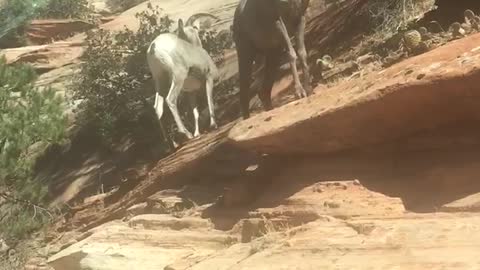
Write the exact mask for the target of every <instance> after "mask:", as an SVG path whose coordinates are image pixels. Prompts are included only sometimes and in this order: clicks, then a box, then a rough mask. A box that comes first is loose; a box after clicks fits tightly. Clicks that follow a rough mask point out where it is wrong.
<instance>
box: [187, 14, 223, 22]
mask: <svg viewBox="0 0 480 270" xmlns="http://www.w3.org/2000/svg"><path fill="white" fill-rule="evenodd" d="M200 17H210V18H213V19H215V20H217V21H219V20H220V19H219V18H218V17H217V16H215V15H212V14H210V13H205V12H200V13H195V14H193V15H192V16H190V18H188V20H187V22H185V25H193V23H194V22H195V21H196V20H198V19H199V18H200Z"/></svg>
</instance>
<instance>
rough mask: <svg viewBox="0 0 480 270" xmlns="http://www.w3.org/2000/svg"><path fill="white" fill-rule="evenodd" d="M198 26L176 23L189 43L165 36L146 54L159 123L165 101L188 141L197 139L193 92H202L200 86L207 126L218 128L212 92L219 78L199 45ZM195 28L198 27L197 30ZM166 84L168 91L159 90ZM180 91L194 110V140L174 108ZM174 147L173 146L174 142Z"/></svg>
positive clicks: (197, 117) (195, 24) (196, 117)
mask: <svg viewBox="0 0 480 270" xmlns="http://www.w3.org/2000/svg"><path fill="white" fill-rule="evenodd" d="M197 22H198V21H196V22H194V23H193V24H192V25H190V26H183V22H182V21H179V29H180V30H182V31H184V32H183V33H188V34H189V35H190V36H187V37H186V38H185V39H187V40H188V42H187V41H185V40H184V39H181V38H180V37H179V35H180V34H178V33H177V34H172V33H165V34H161V35H159V36H158V37H157V38H156V39H155V40H154V41H152V43H151V44H150V47H149V48H148V50H147V63H148V66H149V68H150V72H151V73H152V77H153V81H154V84H155V91H156V94H155V104H154V107H155V112H156V113H157V117H158V118H159V120H160V119H161V117H162V115H163V103H164V99H165V101H166V103H167V105H168V107H169V108H170V110H171V112H172V115H173V117H174V119H175V122H176V124H177V127H178V131H179V132H181V133H184V134H185V135H186V136H187V137H188V138H193V137H196V136H199V135H200V131H199V123H198V121H199V112H198V105H197V102H196V98H195V94H196V93H195V92H196V91H198V90H200V89H202V88H203V86H204V87H205V89H206V95H207V101H208V108H209V112H210V126H211V127H212V128H217V124H216V121H215V112H214V104H213V97H212V90H213V82H214V80H215V79H216V78H217V76H218V70H217V67H216V66H215V64H214V62H213V60H212V59H211V57H210V56H209V55H208V53H207V52H206V51H205V50H204V49H203V48H202V47H201V44H199V43H200V42H199V40H200V39H199V37H198V24H197ZM194 26H197V28H195V27H194ZM187 31H188V32H187ZM192 71H195V72H192ZM168 83H169V87H168V89H161V87H162V86H164V85H168ZM165 90H167V91H165ZM182 91H183V92H185V93H187V94H188V96H189V98H190V103H191V104H192V107H193V115H194V118H195V131H194V135H193V136H192V134H191V133H190V132H189V131H188V130H187V128H186V127H185V125H184V124H183V122H182V120H181V118H180V114H179V112H178V108H177V100H178V97H179V95H180V93H181V92H182ZM160 124H161V122H160ZM161 128H162V132H163V133H164V134H163V135H164V136H167V135H166V132H165V130H164V129H163V125H162V124H161ZM173 143H174V144H175V142H173Z"/></svg>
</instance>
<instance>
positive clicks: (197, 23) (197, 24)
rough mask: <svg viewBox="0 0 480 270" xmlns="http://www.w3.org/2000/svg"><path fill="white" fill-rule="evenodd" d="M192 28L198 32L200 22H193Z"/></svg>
mask: <svg viewBox="0 0 480 270" xmlns="http://www.w3.org/2000/svg"><path fill="white" fill-rule="evenodd" d="M192 26H193V27H194V28H196V29H197V30H200V21H199V20H195V21H194V22H193V24H192Z"/></svg>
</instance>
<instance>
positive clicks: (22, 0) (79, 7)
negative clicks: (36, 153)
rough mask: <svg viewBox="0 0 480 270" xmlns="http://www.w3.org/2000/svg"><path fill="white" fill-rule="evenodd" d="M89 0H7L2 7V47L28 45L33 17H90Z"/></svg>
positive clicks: (0, 16)
mask: <svg viewBox="0 0 480 270" xmlns="http://www.w3.org/2000/svg"><path fill="white" fill-rule="evenodd" d="M91 13H92V10H91V9H90V8H89V6H88V0H6V1H5V3H4V5H3V6H2V8H1V9H0V48H11V47H20V46H25V45H26V38H25V27H26V26H27V25H28V23H29V22H30V21H31V20H32V19H89V16H90V14H91Z"/></svg>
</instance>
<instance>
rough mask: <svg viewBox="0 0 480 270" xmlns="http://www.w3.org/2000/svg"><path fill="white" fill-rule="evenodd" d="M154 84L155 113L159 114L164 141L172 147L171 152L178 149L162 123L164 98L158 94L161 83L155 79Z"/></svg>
mask: <svg viewBox="0 0 480 270" xmlns="http://www.w3.org/2000/svg"><path fill="white" fill-rule="evenodd" d="M154 83H155V102H154V104H153V108H154V109H155V113H156V114H157V117H158V122H159V125H160V130H161V132H162V136H163V139H164V140H165V141H166V142H167V144H168V147H170V149H171V150H174V149H175V148H177V146H178V145H177V143H175V141H174V140H173V139H172V138H171V137H170V136H168V134H167V132H166V131H165V127H164V126H163V122H162V116H163V101H164V100H163V97H162V96H161V95H160V94H159V93H158V91H159V90H160V88H159V87H160V83H159V81H158V79H157V78H154Z"/></svg>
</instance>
